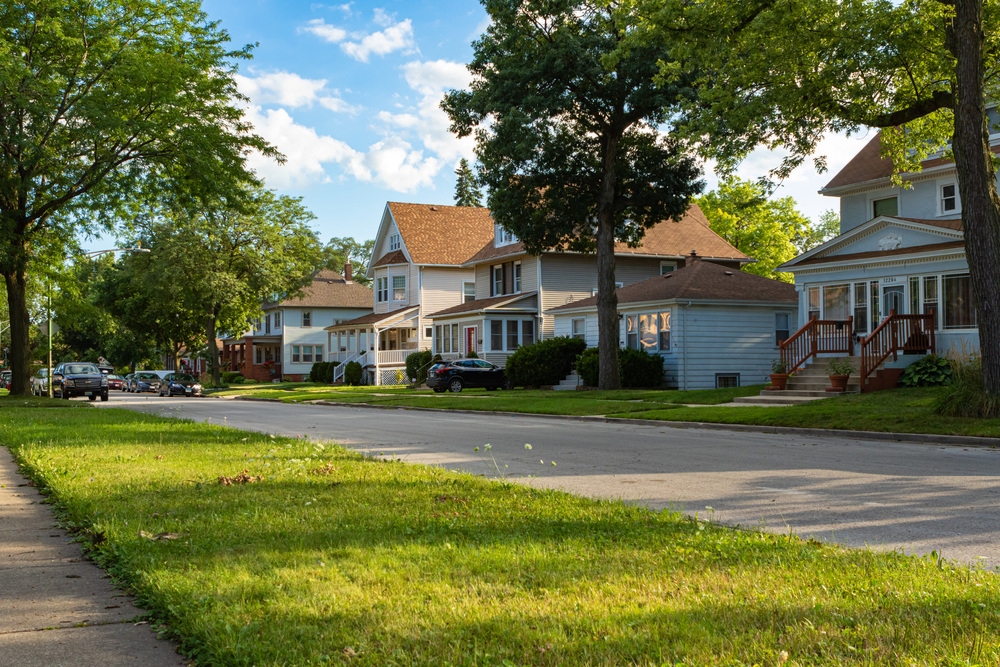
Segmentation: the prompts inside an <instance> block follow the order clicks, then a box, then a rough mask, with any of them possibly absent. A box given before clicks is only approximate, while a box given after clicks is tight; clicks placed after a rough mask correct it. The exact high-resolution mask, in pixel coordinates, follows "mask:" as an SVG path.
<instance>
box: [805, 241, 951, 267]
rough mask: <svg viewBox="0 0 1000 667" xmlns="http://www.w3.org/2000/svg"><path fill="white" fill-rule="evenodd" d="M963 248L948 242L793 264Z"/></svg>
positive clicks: (846, 260)
mask: <svg viewBox="0 0 1000 667" xmlns="http://www.w3.org/2000/svg"><path fill="white" fill-rule="evenodd" d="M953 248H965V241H948V242H946V243H927V244H925V245H918V246H911V247H909V248H896V249H895V250H869V251H867V252H852V253H850V254H847V255H826V256H825V257H810V258H809V259H804V260H802V261H801V262H798V263H797V264H795V267H796V268H797V267H800V266H808V265H812V264H830V263H832V262H849V261H851V260H854V259H874V258H876V257H894V256H896V255H912V254H914V253H918V252H934V251H935V250H951V249H953Z"/></svg>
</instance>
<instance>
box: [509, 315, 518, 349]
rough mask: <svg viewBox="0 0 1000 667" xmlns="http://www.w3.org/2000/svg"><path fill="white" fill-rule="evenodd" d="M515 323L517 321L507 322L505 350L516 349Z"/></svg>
mask: <svg viewBox="0 0 1000 667" xmlns="http://www.w3.org/2000/svg"><path fill="white" fill-rule="evenodd" d="M517 323H518V320H507V349H508V350H516V349H517Z"/></svg>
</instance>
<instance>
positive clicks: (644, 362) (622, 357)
mask: <svg viewBox="0 0 1000 667" xmlns="http://www.w3.org/2000/svg"><path fill="white" fill-rule="evenodd" d="M618 372H619V373H620V374H621V380H622V388H623V389H629V388H633V387H659V386H662V385H663V357H661V356H660V355H658V354H650V353H649V352H646V350H619V351H618Z"/></svg>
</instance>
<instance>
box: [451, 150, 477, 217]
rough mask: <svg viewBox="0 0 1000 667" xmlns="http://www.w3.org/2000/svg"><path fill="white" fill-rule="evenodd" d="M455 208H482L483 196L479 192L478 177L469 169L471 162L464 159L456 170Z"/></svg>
mask: <svg viewBox="0 0 1000 667" xmlns="http://www.w3.org/2000/svg"><path fill="white" fill-rule="evenodd" d="M455 176H456V177H457V179H458V180H456V181H455V206H482V205H483V202H482V194H481V193H480V192H479V183H478V182H476V175H475V174H473V173H472V168H471V167H469V161H468V160H466V159H465V158H462V159H461V160H459V162H458V167H456V168H455Z"/></svg>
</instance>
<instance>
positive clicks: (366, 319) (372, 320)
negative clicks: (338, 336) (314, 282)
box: [324, 306, 416, 331]
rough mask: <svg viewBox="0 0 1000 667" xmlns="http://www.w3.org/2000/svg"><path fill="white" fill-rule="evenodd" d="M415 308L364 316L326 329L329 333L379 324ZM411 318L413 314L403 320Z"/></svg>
mask: <svg viewBox="0 0 1000 667" xmlns="http://www.w3.org/2000/svg"><path fill="white" fill-rule="evenodd" d="M415 308H416V306H410V307H408V308H400V309H398V310H394V311H392V312H391V313H368V314H367V315H362V316H361V317H355V318H354V319H353V320H347V321H346V322H341V323H340V324H334V325H331V326H328V327H324V329H325V330H327V331H329V330H330V329H341V328H343V327H350V326H356V325H360V324H377V323H379V322H382V321H384V320H391V319H392V318H394V317H399V316H400V314H402V313H405V312H407V311H411V310H414V309H415ZM410 317H413V315H412V314H411V315H409V316H408V317H404V318H402V319H403V320H408V319H410Z"/></svg>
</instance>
